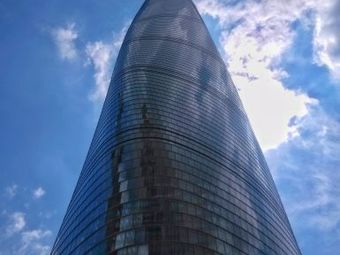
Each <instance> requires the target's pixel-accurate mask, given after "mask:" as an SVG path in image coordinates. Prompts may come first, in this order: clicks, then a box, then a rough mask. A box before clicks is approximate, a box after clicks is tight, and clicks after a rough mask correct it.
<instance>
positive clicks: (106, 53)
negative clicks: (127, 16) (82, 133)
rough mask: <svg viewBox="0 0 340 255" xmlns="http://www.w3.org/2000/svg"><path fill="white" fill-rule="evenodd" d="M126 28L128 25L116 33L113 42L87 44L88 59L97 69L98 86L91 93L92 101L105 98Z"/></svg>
mask: <svg viewBox="0 0 340 255" xmlns="http://www.w3.org/2000/svg"><path fill="white" fill-rule="evenodd" d="M126 29H127V26H125V27H124V28H123V29H122V30H121V32H119V33H118V34H114V36H113V41H111V42H103V41H96V42H91V43H88V44H87V45H86V55H87V57H88V61H89V62H90V63H91V64H92V65H93V68H94V71H95V73H94V79H95V83H96V86H95V89H94V90H93V92H92V93H91V95H90V99H91V100H92V101H102V100H103V99H104V98H105V95H106V92H107V89H108V86H109V83H110V78H111V73H112V69H113V65H114V62H115V61H114V58H115V57H116V56H117V54H118V51H119V48H120V46H121V44H122V42H123V39H124V36H125V33H126Z"/></svg>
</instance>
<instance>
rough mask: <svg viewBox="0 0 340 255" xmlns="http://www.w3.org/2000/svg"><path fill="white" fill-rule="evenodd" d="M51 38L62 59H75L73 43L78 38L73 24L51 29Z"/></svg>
mask: <svg viewBox="0 0 340 255" xmlns="http://www.w3.org/2000/svg"><path fill="white" fill-rule="evenodd" d="M52 36H53V39H54V42H55V44H56V46H57V48H58V50H59V54H60V57H61V58H62V59H65V60H73V59H75V58H76V57H77V55H78V53H77V48H76V44H75V41H76V39H77V38H78V32H77V31H76V29H75V23H71V24H69V25H67V26H65V27H58V28H55V29H53V30H52Z"/></svg>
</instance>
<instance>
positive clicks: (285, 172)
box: [267, 107, 340, 231]
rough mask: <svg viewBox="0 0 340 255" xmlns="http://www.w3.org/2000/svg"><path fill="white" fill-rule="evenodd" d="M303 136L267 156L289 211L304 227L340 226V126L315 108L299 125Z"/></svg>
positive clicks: (332, 229) (323, 229)
mask: <svg viewBox="0 0 340 255" xmlns="http://www.w3.org/2000/svg"><path fill="white" fill-rule="evenodd" d="M298 129H299V132H300V133H301V136H299V137H295V138H294V139H293V140H291V141H290V142H289V143H287V144H284V145H282V146H280V147H279V149H278V150H275V151H271V152H269V153H268V154H267V158H268V162H269V165H270V166H271V169H272V170H274V172H275V179H276V181H277V183H278V185H279V186H280V187H281V190H282V191H283V192H282V198H283V201H284V202H285V204H287V205H289V206H287V211H288V213H289V215H290V216H291V218H292V219H293V220H294V221H295V224H296V225H299V226H300V227H301V228H304V229H305V228H310V229H318V230H320V231H334V230H336V229H337V227H338V226H340V200H339V196H340V187H339V185H338V183H339V182H340V169H339V165H340V135H339V134H340V124H339V123H338V122H337V121H335V120H334V119H332V118H331V117H330V116H328V115H327V114H326V113H324V112H323V111H322V110H321V109H320V107H313V110H312V111H311V114H310V115H308V116H306V117H304V118H302V119H301V120H300V121H299V123H298Z"/></svg>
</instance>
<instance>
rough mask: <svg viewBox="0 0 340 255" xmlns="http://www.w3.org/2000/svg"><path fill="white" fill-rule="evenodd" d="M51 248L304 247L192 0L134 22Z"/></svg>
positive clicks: (291, 250) (147, 9) (157, 1)
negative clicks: (300, 245) (297, 236)
mask: <svg viewBox="0 0 340 255" xmlns="http://www.w3.org/2000/svg"><path fill="white" fill-rule="evenodd" d="M52 254H119V255H129V254H131V255H132V254H140V255H145V254H159V255H163V254H164V255H167V254H176V255H181V254H195V255H207V254H208V255H209V254H232V255H238V254H240V255H241V254H270V255H275V254H277V255H281V254H282V255H283V254H286V255H299V254H300V251H299V248H298V246H297V243H296V240H295V238H294V235H293V233H292V230H291V227H290V224H289V222H288V219H287V216H286V214H285V211H284V209H283V206H282V204H281V201H280V198H279V195H278V193H277V190H276V188H275V184H274V182H273V180H272V177H271V175H270V171H269V169H268V167H267V164H266V162H265V159H264V157H263V154H262V152H261V149H260V147H259V145H258V143H257V141H256V138H255V136H254V134H253V131H252V129H251V127H250V125H249V121H248V119H247V116H246V114H245V112H244V110H243V107H242V104H241V102H240V99H239V97H238V94H237V91H236V89H235V86H234V84H233V82H232V80H231V78H230V75H229V73H228V72H227V69H226V67H225V64H224V63H223V60H222V59H221V57H220V55H219V53H218V51H217V50H216V47H215V45H214V43H213V41H212V39H211V37H210V35H209V33H208V31H207V28H206V26H205V25H204V23H203V21H202V19H201V17H200V15H199V13H198V12H197V10H196V8H195V6H194V5H193V3H192V2H191V0H171V1H169V0H148V1H145V3H144V5H143V6H142V7H141V9H140V11H139V12H138V14H137V16H136V18H135V20H134V21H133V23H132V25H131V27H130V28H129V31H128V32H127V35H126V37H125V40H124V42H123V45H122V48H121V50H120V54H119V56H118V59H117V63H116V66H115V70H114V73H113V76H112V80H111V84H110V88H109V91H108V94H107V98H106V100H105V103H104V107H103V110H102V113H101V116H100V119H99V122H98V126H97V129H96V131H95V135H94V138H93V140H92V143H91V146H90V149H89V152H88V155H87V158H86V161H85V163H84V167H83V170H82V172H81V175H80V178H79V180H78V183H77V186H76V189H75V191H74V194H73V196H72V199H71V202H70V205H69V208H68V210H67V213H66V215H65V218H64V221H63V223H62V226H61V228H60V231H59V234H58V236H57V239H56V241H55V244H54V247H53V250H52Z"/></svg>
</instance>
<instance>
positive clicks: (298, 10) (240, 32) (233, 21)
mask: <svg viewBox="0 0 340 255" xmlns="http://www.w3.org/2000/svg"><path fill="white" fill-rule="evenodd" d="M196 2H197V5H198V8H199V10H200V12H201V13H203V14H205V15H210V16H212V17H214V18H216V19H217V20H218V22H219V26H220V28H221V30H222V32H221V36H220V43H221V46H222V48H223V50H224V52H223V55H224V56H225V58H226V62H227V64H228V69H229V71H230V73H231V74H232V78H233V80H234V82H235V84H236V86H237V87H238V89H239V94H240V96H241V98H242V102H243V104H244V106H245V109H246V111H247V114H248V117H249V119H250V122H251V124H252V127H253V129H254V131H255V134H256V136H257V139H258V140H259V143H260V144H261V146H262V148H263V149H264V150H268V149H273V148H276V147H278V146H279V145H280V144H281V143H284V142H287V141H288V139H289V138H290V137H292V136H295V135H298V132H297V129H296V127H295V126H294V123H293V122H291V119H292V118H301V117H304V116H305V115H307V114H308V109H309V107H308V105H310V104H316V103H317V101H316V100H314V99H312V98H310V97H308V96H307V95H306V94H303V93H302V92H300V91H293V90H289V89H287V88H285V85H284V84H283V82H282V80H283V79H284V78H286V77H287V76H289V74H287V73H286V72H285V70H283V69H282V68H281V67H280V61H281V59H282V57H283V56H284V54H285V52H286V51H287V50H288V49H289V48H290V47H291V46H292V43H293V41H294V38H295V33H294V31H293V30H292V23H293V22H294V21H296V20H297V19H302V18H304V12H305V11H306V10H307V9H308V7H309V6H308V5H307V4H305V3H304V1H288V2H282V1H240V2H239V3H237V4H228V2H224V1H220V0H197V1H196Z"/></svg>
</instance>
